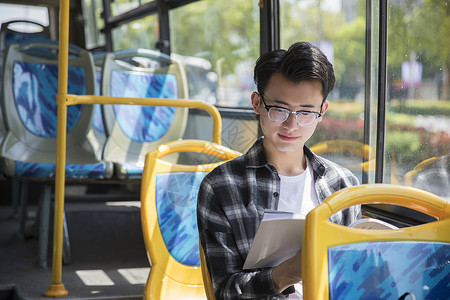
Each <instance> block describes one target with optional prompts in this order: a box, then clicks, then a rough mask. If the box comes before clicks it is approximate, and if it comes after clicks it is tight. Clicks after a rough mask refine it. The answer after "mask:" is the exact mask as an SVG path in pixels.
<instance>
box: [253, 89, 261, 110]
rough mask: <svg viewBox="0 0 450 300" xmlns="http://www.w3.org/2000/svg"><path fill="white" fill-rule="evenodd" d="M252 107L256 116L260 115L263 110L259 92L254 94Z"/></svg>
mask: <svg viewBox="0 0 450 300" xmlns="http://www.w3.org/2000/svg"><path fill="white" fill-rule="evenodd" d="M252 106H253V110H254V111H255V114H256V115H259V113H260V108H261V96H260V95H259V94H258V93H257V92H253V93H252Z"/></svg>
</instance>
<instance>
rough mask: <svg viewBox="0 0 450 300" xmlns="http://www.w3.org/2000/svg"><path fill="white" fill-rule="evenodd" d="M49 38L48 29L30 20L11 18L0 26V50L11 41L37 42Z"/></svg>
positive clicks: (3, 49)
mask: <svg viewBox="0 0 450 300" xmlns="http://www.w3.org/2000/svg"><path fill="white" fill-rule="evenodd" d="M47 39H50V29H49V27H48V26H44V25H42V24H39V23H37V22H33V21H30V20H13V21H9V22H5V23H2V26H1V28H0V51H5V49H6V47H7V46H8V45H9V44H12V43H21V42H25V41H28V42H31V41H33V42H38V41H42V40H47Z"/></svg>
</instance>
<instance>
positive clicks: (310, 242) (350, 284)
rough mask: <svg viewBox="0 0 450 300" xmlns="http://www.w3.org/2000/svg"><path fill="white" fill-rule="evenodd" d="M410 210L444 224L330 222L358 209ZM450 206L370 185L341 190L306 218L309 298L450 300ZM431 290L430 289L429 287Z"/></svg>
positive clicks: (406, 190) (410, 191)
mask: <svg viewBox="0 0 450 300" xmlns="http://www.w3.org/2000/svg"><path fill="white" fill-rule="evenodd" d="M370 203H386V204H393V205H400V206H405V207H408V208H411V209H415V210H417V211H420V212H422V213H425V214H428V215H431V216H433V217H435V218H437V219H438V220H437V221H435V222H431V223H427V224H422V225H418V226H413V227H406V228H400V229H395V230H365V229H356V228H349V227H345V226H341V225H337V224H333V223H331V222H329V221H328V218H329V217H330V216H331V215H332V214H334V213H336V212H338V211H340V210H342V209H345V208H348V207H350V206H353V205H357V204H370ZM448 228H450V205H449V203H448V202H446V201H445V200H443V199H441V198H439V197H437V196H436V195H434V194H431V193H428V192H426V191H423V190H419V189H416V188H411V187H405V186H399V185H389V184H367V185H361V186H356V187H351V188H347V189H343V190H340V191H338V192H336V193H335V194H333V195H332V196H330V197H329V198H327V199H326V200H325V201H324V202H323V203H322V204H320V205H319V206H317V207H316V208H315V209H313V210H312V211H311V212H310V213H309V214H308V215H307V217H306V224H305V233H304V236H303V252H302V255H303V256H302V278H303V297H304V299H400V298H402V297H404V296H405V295H414V296H415V297H416V299H441V298H442V299H445V297H447V296H448V286H447V285H448V276H449V274H450V264H449V263H448V261H449V260H450V231H449V230H448ZM424 287H426V288H424Z"/></svg>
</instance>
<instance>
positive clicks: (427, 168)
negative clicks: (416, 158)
mask: <svg viewBox="0 0 450 300" xmlns="http://www.w3.org/2000/svg"><path fill="white" fill-rule="evenodd" d="M405 184H406V185H408V186H413V187H416V188H419V189H423V190H426V191H428V192H431V193H433V194H436V195H438V196H440V197H443V198H444V199H446V200H448V201H450V153H449V154H447V155H442V156H436V157H431V158H428V159H426V160H424V161H422V162H420V163H419V164H417V166H415V167H414V168H413V169H412V170H411V171H409V172H408V173H406V174H405Z"/></svg>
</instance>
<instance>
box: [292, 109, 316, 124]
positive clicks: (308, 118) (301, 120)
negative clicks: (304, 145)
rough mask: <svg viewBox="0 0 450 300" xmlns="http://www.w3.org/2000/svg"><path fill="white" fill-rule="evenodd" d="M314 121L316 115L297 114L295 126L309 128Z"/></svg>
mask: <svg viewBox="0 0 450 300" xmlns="http://www.w3.org/2000/svg"><path fill="white" fill-rule="evenodd" d="M315 120H316V115H315V114H313V113H308V112H301V113H299V114H297V124H298V125H300V126H309V125H311V124H312V123H314V121H315Z"/></svg>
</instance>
